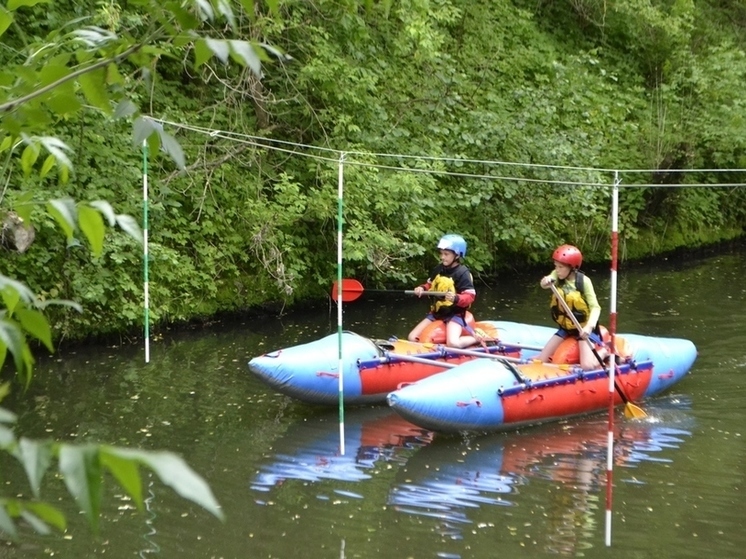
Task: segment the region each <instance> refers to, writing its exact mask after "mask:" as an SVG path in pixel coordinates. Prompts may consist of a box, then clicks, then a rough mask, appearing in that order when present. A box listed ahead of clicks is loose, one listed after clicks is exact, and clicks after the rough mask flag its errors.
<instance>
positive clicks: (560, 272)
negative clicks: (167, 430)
mask: <svg viewBox="0 0 746 559" xmlns="http://www.w3.org/2000/svg"><path fill="white" fill-rule="evenodd" d="M552 260H554V270H553V271H552V272H551V273H550V274H549V275H548V276H544V277H543V278H541V282H540V285H541V287H543V288H544V289H550V287H551V285H552V283H554V284H556V286H557V291H558V292H559V294H560V295H561V296H562V297H563V298H564V299H565V302H566V303H567V305H568V306H569V308H570V310H571V311H572V313H573V314H574V315H575V317H576V318H577V319H578V323H580V325H581V327H582V330H581V331H580V332H578V330H577V329H576V328H575V325H574V324H573V321H572V319H571V318H570V317H568V316H566V315H565V312H564V309H563V308H562V305H560V303H559V301H557V298H556V297H555V295H554V294H552V299H551V303H550V308H551V311H552V318H553V319H554V321H555V322H556V323H557V324H558V325H559V329H558V330H557V331H556V332H555V333H554V335H553V336H552V337H551V338H550V339H549V341H548V342H547V344H546V345H545V346H544V348H543V349H542V350H541V353H539V355H538V356H537V357H536V359H537V360H539V361H543V362H548V361H551V360H552V355H554V352H555V351H556V350H557V348H558V347H559V346H560V344H561V343H562V341H563V340H564V339H565V338H568V337H570V336H574V337H576V338H580V339H581V340H585V339H587V338H588V336H589V335H590V334H591V333H592V332H595V333H596V334H597V335H598V337H599V338H600V337H601V336H600V332H598V331H597V330H598V318H599V316H600V315H601V305H599V304H598V299H597V298H596V291H595V290H594V289H593V283H592V282H591V279H590V278H589V277H588V276H586V275H585V274H583V272H581V271H580V265H581V264H582V263H583V255H582V253H581V252H580V250H579V249H578V248H577V247H574V246H572V245H562V246H560V247H558V248H557V250H555V251H554V254H552ZM578 350H579V354H580V367H581V368H582V369H584V370H586V371H588V370H591V369H598V368H599V367H600V364H599V362H598V360H597V359H596V356H595V355H593V349H592V348H591V345H590V344H589V343H587V342H582V343H580V342H579V346H578ZM599 353H600V355H601V356H602V358H604V357H606V355H607V354H608V351H607V350H605V349H604V348H601V350H600V351H599Z"/></svg>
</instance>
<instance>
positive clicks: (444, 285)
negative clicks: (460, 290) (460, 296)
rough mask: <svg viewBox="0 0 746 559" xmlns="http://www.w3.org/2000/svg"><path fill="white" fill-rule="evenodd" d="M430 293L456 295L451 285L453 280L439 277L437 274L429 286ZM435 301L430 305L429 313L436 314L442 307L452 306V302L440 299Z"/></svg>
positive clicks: (454, 286) (453, 285)
mask: <svg viewBox="0 0 746 559" xmlns="http://www.w3.org/2000/svg"><path fill="white" fill-rule="evenodd" d="M430 291H440V292H442V293H456V285H455V284H454V283H453V278H449V277H446V276H441V275H440V274H438V275H437V276H435V278H433V282H432V284H431V285H430ZM434 299H435V300H434V301H433V303H432V304H431V305H430V311H431V312H433V313H437V312H438V311H439V310H440V309H442V308H443V307H450V306H451V305H453V301H446V300H445V299H444V298H442V297H437V298H434Z"/></svg>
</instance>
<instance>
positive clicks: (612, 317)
mask: <svg viewBox="0 0 746 559" xmlns="http://www.w3.org/2000/svg"><path fill="white" fill-rule="evenodd" d="M619 183H620V180H619V171H614V187H613V189H612V195H611V299H610V302H609V334H610V335H611V347H610V357H609V432H608V439H607V441H606V448H607V452H606V537H605V541H606V546H607V547H610V546H611V505H612V492H613V487H614V369H615V363H616V360H615V353H616V350H615V348H616V291H617V273H616V272H617V252H618V249H619V233H618V231H619Z"/></svg>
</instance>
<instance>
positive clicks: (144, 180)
mask: <svg viewBox="0 0 746 559" xmlns="http://www.w3.org/2000/svg"><path fill="white" fill-rule="evenodd" d="M142 247H143V249H142V262H143V263H142V266H143V293H144V296H145V299H144V302H143V306H144V307H145V310H144V312H145V317H144V322H145V362H146V363H149V362H150V293H149V288H148V141H147V140H143V141H142Z"/></svg>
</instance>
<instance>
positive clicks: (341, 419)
mask: <svg viewBox="0 0 746 559" xmlns="http://www.w3.org/2000/svg"><path fill="white" fill-rule="evenodd" d="M344 160H345V154H344V152H341V153H340V154H339V184H338V186H337V348H338V357H339V361H338V365H337V368H338V371H339V453H340V455H341V456H344V453H345V408H344V362H343V359H342V224H343V221H342V209H343V200H344V195H343V191H344Z"/></svg>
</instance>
